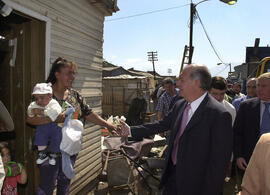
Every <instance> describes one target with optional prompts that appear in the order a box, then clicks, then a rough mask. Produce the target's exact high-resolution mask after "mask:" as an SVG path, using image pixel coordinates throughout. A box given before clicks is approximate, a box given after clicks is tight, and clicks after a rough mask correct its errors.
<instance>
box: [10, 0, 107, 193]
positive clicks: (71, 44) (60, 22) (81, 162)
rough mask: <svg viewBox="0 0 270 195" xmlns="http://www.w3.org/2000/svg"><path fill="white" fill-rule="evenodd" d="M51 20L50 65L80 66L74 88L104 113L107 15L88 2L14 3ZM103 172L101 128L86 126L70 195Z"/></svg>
mask: <svg viewBox="0 0 270 195" xmlns="http://www.w3.org/2000/svg"><path fill="white" fill-rule="evenodd" d="M13 1H14V2H16V3H18V4H20V5H22V6H23V7H25V8H28V9H30V10H33V11H35V12H38V13H39V14H41V15H44V16H47V17H49V18H51V62H53V61H54V60H55V59H56V58H57V57H58V56H61V57H64V58H66V59H68V60H71V61H74V62H76V63H77V64H78V65H79V70H78V74H77V75H76V80H75V83H74V88H75V89H77V90H78V91H80V92H81V94H82V95H83V96H84V97H85V98H86V100H87V103H89V104H90V106H91V107H92V108H93V109H94V111H95V112H97V113H101V95H102V90H101V87H102V83H101V82H102V55H103V54H102V44H103V22H104V15H103V14H102V13H101V12H100V11H98V10H97V9H96V8H95V7H93V6H92V5H91V3H89V1H88V0H76V1H74V0H57V1H52V0H13ZM100 169H101V154H100V131H99V126H94V125H93V124H87V125H86V128H85V131H84V136H83V149H82V151H81V152H80V153H79V155H78V158H77V161H76V164H75V171H76V177H75V179H73V180H72V186H71V189H70V192H71V193H70V194H76V193H77V192H79V191H80V190H81V189H82V188H83V187H85V186H86V185H87V184H88V183H89V182H90V181H92V180H93V179H94V178H96V177H97V175H98V174H99V172H100Z"/></svg>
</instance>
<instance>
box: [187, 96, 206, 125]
mask: <svg viewBox="0 0 270 195" xmlns="http://www.w3.org/2000/svg"><path fill="white" fill-rule="evenodd" d="M206 95H207V92H205V93H204V94H203V95H202V96H201V97H199V98H198V99H196V100H194V101H193V102H191V103H190V106H191V109H190V110H189V111H188V120H187V124H188V123H189V121H190V119H191V118H192V116H193V114H194V113H195V112H196V110H197V109H198V107H199V106H200V104H201V103H202V101H203V99H204V98H205V96H206Z"/></svg>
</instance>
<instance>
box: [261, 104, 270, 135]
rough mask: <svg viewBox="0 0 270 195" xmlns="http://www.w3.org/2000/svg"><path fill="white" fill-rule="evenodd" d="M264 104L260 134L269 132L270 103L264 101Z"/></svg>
mask: <svg viewBox="0 0 270 195" xmlns="http://www.w3.org/2000/svg"><path fill="white" fill-rule="evenodd" d="M264 105H265V109H264V112H263V115H262V122H261V135H262V134H264V133H268V132H270V112H269V106H270V103H264Z"/></svg>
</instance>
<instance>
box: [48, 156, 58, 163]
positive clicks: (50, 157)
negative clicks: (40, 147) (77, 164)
mask: <svg viewBox="0 0 270 195" xmlns="http://www.w3.org/2000/svg"><path fill="white" fill-rule="evenodd" d="M56 158H57V154H56V153H50V155H49V164H50V165H55V164H56Z"/></svg>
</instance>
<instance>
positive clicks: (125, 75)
mask: <svg viewBox="0 0 270 195" xmlns="http://www.w3.org/2000/svg"><path fill="white" fill-rule="evenodd" d="M146 78H147V77H144V76H131V75H128V74H122V75H119V76H113V77H103V79H105V80H109V79H146Z"/></svg>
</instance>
